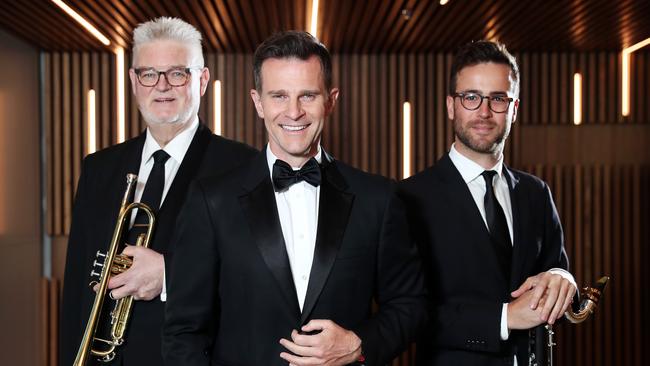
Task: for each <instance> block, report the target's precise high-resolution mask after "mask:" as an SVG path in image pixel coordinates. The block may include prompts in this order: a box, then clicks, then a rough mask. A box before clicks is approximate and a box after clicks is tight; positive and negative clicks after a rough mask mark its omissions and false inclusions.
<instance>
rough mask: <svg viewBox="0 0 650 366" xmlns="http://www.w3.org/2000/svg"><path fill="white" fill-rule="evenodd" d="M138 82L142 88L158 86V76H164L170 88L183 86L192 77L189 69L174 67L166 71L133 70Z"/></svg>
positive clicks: (142, 68)
mask: <svg viewBox="0 0 650 366" xmlns="http://www.w3.org/2000/svg"><path fill="white" fill-rule="evenodd" d="M133 71H135V74H136V75H137V76H138V81H139V82H140V84H141V85H142V86H147V87H152V86H156V85H157V84H158V81H159V80H160V75H165V79H166V80H167V83H168V84H169V85H171V86H184V85H185V84H187V82H188V81H189V80H190V77H191V76H192V68H191V67H174V68H171V69H169V70H167V71H158V70H156V69H154V68H153V67H141V68H137V69H134V70H133Z"/></svg>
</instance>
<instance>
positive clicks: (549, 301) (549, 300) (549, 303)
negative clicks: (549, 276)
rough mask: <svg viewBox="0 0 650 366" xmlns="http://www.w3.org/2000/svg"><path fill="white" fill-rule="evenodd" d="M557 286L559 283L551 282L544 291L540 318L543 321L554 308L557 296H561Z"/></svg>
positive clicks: (547, 318)
mask: <svg viewBox="0 0 650 366" xmlns="http://www.w3.org/2000/svg"><path fill="white" fill-rule="evenodd" d="M559 286H560V285H559V284H557V283H552V284H550V287H548V291H547V292H546V304H544V307H543V308H542V320H544V321H547V320H549V315H550V314H551V311H553V309H554V308H555V303H556V302H557V300H558V298H560V296H561V294H560V290H561V287H559ZM562 295H563V294H562ZM561 298H562V301H564V296H562V297H561Z"/></svg>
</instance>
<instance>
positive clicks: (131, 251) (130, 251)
mask: <svg viewBox="0 0 650 366" xmlns="http://www.w3.org/2000/svg"><path fill="white" fill-rule="evenodd" d="M137 249H138V247H136V246H135V245H127V246H126V247H124V250H123V251H122V254H124V255H128V256H129V257H134V256H135V253H136V252H137Z"/></svg>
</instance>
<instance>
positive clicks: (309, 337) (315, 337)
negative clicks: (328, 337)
mask: <svg viewBox="0 0 650 366" xmlns="http://www.w3.org/2000/svg"><path fill="white" fill-rule="evenodd" d="M321 334H322V333H318V334H300V333H298V331H296V330H294V331H292V332H291V339H292V340H293V343H295V344H297V345H299V346H306V347H314V346H317V345H318V344H319V343H320V341H321V338H322V335H321Z"/></svg>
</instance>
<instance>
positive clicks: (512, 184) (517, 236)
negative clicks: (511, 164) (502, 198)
mask: <svg viewBox="0 0 650 366" xmlns="http://www.w3.org/2000/svg"><path fill="white" fill-rule="evenodd" d="M503 168H504V173H505V174H504V177H506V181H507V182H508V189H509V191H510V205H511V207H512V233H513V236H514V240H513V243H512V245H513V247H512V272H511V273H510V278H511V281H510V289H511V290H513V289H514V288H516V287H517V286H519V284H521V283H522V282H523V280H524V279H523V278H521V276H522V273H523V266H524V264H525V263H526V256H527V255H528V249H529V246H528V245H526V244H525V239H524V238H523V237H522V236H523V234H524V232H525V231H524V228H523V227H522V225H523V223H525V222H528V215H529V212H530V207H527V206H528V204H529V203H530V202H529V200H527V199H526V195H525V192H524V191H523V189H522V187H521V185H520V184H519V179H517V178H516V177H515V176H514V175H513V174H512V172H511V171H510V169H508V168H507V167H506V166H505V165H504V167H503Z"/></svg>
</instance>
